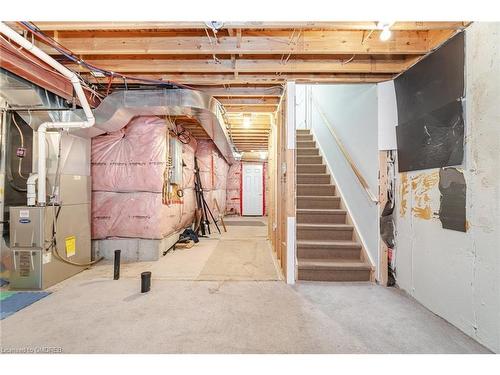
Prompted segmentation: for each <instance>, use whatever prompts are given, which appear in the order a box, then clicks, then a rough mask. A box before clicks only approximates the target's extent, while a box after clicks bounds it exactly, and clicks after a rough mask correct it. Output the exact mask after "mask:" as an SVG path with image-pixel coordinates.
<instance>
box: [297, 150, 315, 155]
mask: <svg viewBox="0 0 500 375" xmlns="http://www.w3.org/2000/svg"><path fill="white" fill-rule="evenodd" d="M297 155H298V156H303V155H314V156H319V150H318V149H317V148H298V149H297Z"/></svg>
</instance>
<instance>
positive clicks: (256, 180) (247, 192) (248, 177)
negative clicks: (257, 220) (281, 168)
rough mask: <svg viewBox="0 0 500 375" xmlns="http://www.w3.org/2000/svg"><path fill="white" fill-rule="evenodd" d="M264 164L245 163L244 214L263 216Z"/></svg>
mask: <svg viewBox="0 0 500 375" xmlns="http://www.w3.org/2000/svg"><path fill="white" fill-rule="evenodd" d="M262 174H263V170H262V164H248V163H243V179H242V180H243V187H242V190H243V191H242V195H243V212H242V215H251V216H254V215H255V216H262V214H263V212H262V209H263V205H264V201H263V199H264V197H263V196H262V194H263V186H262V185H263V181H262V177H263V176H262Z"/></svg>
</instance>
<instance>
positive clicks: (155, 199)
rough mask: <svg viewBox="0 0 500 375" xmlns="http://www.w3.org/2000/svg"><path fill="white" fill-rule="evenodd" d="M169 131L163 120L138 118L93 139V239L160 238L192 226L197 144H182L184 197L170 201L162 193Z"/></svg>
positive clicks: (192, 139)
mask: <svg viewBox="0 0 500 375" xmlns="http://www.w3.org/2000/svg"><path fill="white" fill-rule="evenodd" d="M166 131H167V128H166V125H165V122H164V121H163V120H162V119H160V118H157V117H138V118H134V119H133V120H132V121H131V122H130V123H129V124H128V125H127V126H126V127H125V128H124V129H122V130H120V131H117V132H114V133H110V134H107V135H104V136H99V137H96V138H94V139H93V141H92V162H93V164H92V179H93V190H94V191H93V193H92V238H93V239H104V238H111V237H129V238H148V239H161V238H163V237H165V236H168V235H170V234H172V233H174V232H176V231H178V230H181V229H184V228H186V227H188V226H190V225H191V223H192V221H193V219H194V213H195V209H196V198H195V191H194V155H195V151H196V148H197V142H196V140H195V139H194V138H191V142H190V143H189V144H183V147H182V159H183V165H184V167H183V171H182V172H183V181H182V189H183V190H184V195H183V197H182V199H177V200H174V201H173V202H172V204H171V205H165V204H163V203H162V194H161V191H162V187H163V172H164V168H165V164H166V163H165V160H166ZM101 190H104V191H101Z"/></svg>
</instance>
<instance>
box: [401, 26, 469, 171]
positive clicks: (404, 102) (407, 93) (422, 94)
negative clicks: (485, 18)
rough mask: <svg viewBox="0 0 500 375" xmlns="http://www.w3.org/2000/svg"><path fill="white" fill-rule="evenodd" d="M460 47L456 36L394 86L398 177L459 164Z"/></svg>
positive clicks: (461, 37) (462, 58)
mask: <svg viewBox="0 0 500 375" xmlns="http://www.w3.org/2000/svg"><path fill="white" fill-rule="evenodd" d="M464 47H465V45H464V33H459V34H457V35H456V36H455V37H453V38H452V39H450V40H449V41H448V42H447V43H446V44H445V45H443V46H442V47H441V48H439V49H438V50H437V51H435V52H434V53H432V54H430V55H429V56H427V57H426V58H425V59H423V60H422V61H420V62H419V63H417V64H416V65H415V66H413V67H412V68H411V69H409V70H408V71H406V72H405V73H403V74H402V75H400V76H399V77H398V78H397V79H396V80H395V81H394V87H395V90H396V100H397V108H398V126H397V127H396V135H397V143H398V165H399V171H400V172H403V171H412V170H420V169H427V168H434V167H445V166H451V165H459V164H461V163H462V160H463V138H464V120H463V108H462V101H461V99H462V98H463V95H464V62H465V53H464Z"/></svg>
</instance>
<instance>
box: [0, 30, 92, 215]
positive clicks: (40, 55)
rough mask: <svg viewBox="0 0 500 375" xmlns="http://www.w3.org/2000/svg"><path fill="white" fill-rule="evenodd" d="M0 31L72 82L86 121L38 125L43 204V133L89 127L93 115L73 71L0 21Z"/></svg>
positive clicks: (40, 200)
mask: <svg viewBox="0 0 500 375" xmlns="http://www.w3.org/2000/svg"><path fill="white" fill-rule="evenodd" d="M0 32H1V33H2V34H4V35H5V36H6V37H8V38H9V39H11V40H13V41H14V42H16V43H17V44H19V45H20V46H21V47H23V48H24V49H26V50H28V51H29V52H31V53H32V54H33V55H35V56H36V57H38V58H39V59H40V60H42V61H43V62H45V63H47V64H48V65H50V66H51V67H52V68H54V69H55V70H57V71H58V72H59V73H61V74H62V75H64V76H65V77H66V78H68V79H69V80H70V81H71V83H72V84H73V88H74V90H75V93H76V96H77V98H78V100H79V101H80V105H81V106H82V108H83V112H84V113H85V117H86V119H87V120H86V121H73V122H45V123H43V124H41V125H40V126H39V127H38V205H39V206H45V203H46V176H47V169H46V160H45V159H46V144H45V133H46V131H47V129H49V128H59V129H69V128H90V127H92V126H93V125H94V123H95V118H94V115H93V114H92V110H91V109H90V105H89V102H88V100H87V97H86V96H85V93H84V92H83V88H82V85H81V84H80V80H79V78H78V76H77V75H76V73H75V72H72V71H71V70H69V69H68V68H66V67H65V66H63V65H61V64H60V63H58V62H57V61H56V60H54V59H53V58H52V57H50V56H49V55H47V54H46V53H45V52H43V51H42V50H41V49H40V48H38V47H36V46H35V45H34V44H33V43H31V42H29V41H28V40H26V39H24V38H23V37H22V36H21V35H19V34H18V33H17V32H16V31H14V30H12V29H11V28H10V27H9V26H7V25H6V24H5V23H3V22H0Z"/></svg>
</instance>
